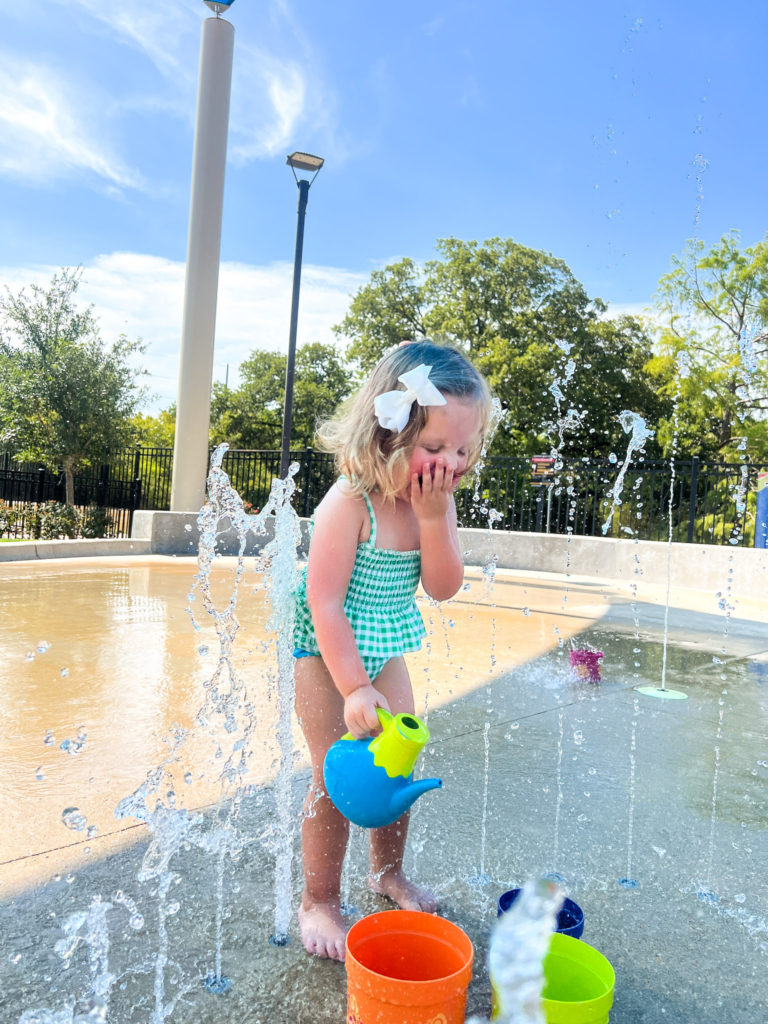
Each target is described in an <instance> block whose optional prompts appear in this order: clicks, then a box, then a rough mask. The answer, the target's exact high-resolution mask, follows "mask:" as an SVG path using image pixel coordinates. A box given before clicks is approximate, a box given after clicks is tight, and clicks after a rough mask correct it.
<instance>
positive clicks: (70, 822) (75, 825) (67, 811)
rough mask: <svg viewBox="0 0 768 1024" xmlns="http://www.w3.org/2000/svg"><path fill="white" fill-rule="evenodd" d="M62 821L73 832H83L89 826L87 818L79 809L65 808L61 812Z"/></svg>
mask: <svg viewBox="0 0 768 1024" xmlns="http://www.w3.org/2000/svg"><path fill="white" fill-rule="evenodd" d="M61 820H62V822H63V823H64V824H65V825H66V826H67V828H71V829H72V831H73V832H82V831H83V829H84V828H85V826H86V825H87V824H88V821H87V819H86V818H85V816H84V815H82V814H81V813H80V808H79V807H65V808H64V810H63V811H62V812H61Z"/></svg>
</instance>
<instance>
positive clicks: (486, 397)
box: [317, 341, 491, 499]
mask: <svg viewBox="0 0 768 1024" xmlns="http://www.w3.org/2000/svg"><path fill="white" fill-rule="evenodd" d="M422 363H426V364H427V366H431V367H432V369H431V370H430V373H429V379H430V381H431V382H432V383H433V384H434V385H435V387H436V388H437V389H438V390H439V391H440V393H441V394H443V395H446V396H448V395H450V396H453V397H455V398H458V399H460V400H462V401H466V402H476V403H477V406H478V409H479V411H480V435H479V437H478V440H477V443H476V445H475V446H474V448H473V449H472V451H470V452H469V458H468V463H467V468H468V469H469V468H471V466H472V465H474V463H475V462H476V461H477V459H478V457H479V456H480V451H481V449H482V444H483V440H484V437H485V434H486V431H487V429H488V424H489V421H490V418H491V393H490V390H489V388H488V385H487V384H486V382H485V380H484V378H483V377H482V376H481V374H480V373H479V372H478V371H477V370H476V369H475V367H474V366H473V365H472V363H470V361H469V360H468V359H467V358H466V356H464V355H463V354H462V353H461V352H459V351H458V350H457V349H454V348H450V347H448V346H447V345H435V344H434V343H433V342H430V341H416V342H412V343H410V344H403V345H400V346H399V347H398V348H396V349H393V350H392V351H390V352H388V353H387V354H386V355H385V356H384V357H383V358H382V359H381V360H380V361H379V362H378V363H377V364H376V366H375V367H374V369H373V371H372V372H371V375H370V377H369V378H368V380H367V381H366V383H365V384H364V385H363V387H362V388H361V390H360V391H358V393H357V394H356V395H354V396H353V397H352V398H351V399H350V400H349V401H348V402H346V403H344V405H342V406H341V408H340V409H339V410H338V411H337V413H336V414H335V415H334V416H333V417H332V418H331V419H329V420H327V421H326V422H325V423H323V424H321V425H320V427H319V428H318V431H317V441H318V444H319V446H320V447H321V448H323V449H324V450H325V451H328V452H333V454H334V456H335V462H336V469H337V472H338V473H339V474H341V475H343V476H345V477H346V478H347V480H348V481H349V484H350V486H351V487H352V489H353V490H354V491H355V492H356V493H358V494H362V493H369V492H371V491H378V493H379V494H381V495H383V497H385V498H392V499H394V496H395V494H396V493H397V491H398V490H399V487H398V480H402V477H403V475H404V472H405V469H406V467H407V465H408V459H409V458H410V452H411V450H412V449H413V446H414V445H415V443H416V439H417V438H418V436H419V434H420V433H421V431H422V430H423V429H424V426H425V424H426V422H427V414H428V412H429V407H424V406H421V405H419V404H418V402H414V403H413V406H412V407H411V414H410V417H409V419H408V422H407V424H406V425H405V427H404V428H403V429H402V430H401V431H399V432H398V431H394V430H387V429H386V428H384V427H382V426H381V425H380V424H379V421H378V419H377V418H376V414H375V412H374V408H373V400H374V398H375V397H376V396H377V395H381V394H384V392H385V391H395V390H398V389H402V387H403V385H402V384H400V383H399V382H398V377H400V376H401V375H402V374H403V373H406V372H407V371H408V370H413V369H414V368H415V367H417V366H420V365H421V364H422ZM400 486H402V484H400Z"/></svg>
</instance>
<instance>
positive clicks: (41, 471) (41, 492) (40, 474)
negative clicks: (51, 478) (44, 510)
mask: <svg viewBox="0 0 768 1024" xmlns="http://www.w3.org/2000/svg"><path fill="white" fill-rule="evenodd" d="M46 474H47V470H46V468H45V466H39V467H38V470H37V497H36V498H35V501H36V502H37V504H38V505H42V504H43V502H44V501H45V478H46Z"/></svg>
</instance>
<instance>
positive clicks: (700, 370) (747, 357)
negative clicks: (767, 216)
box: [648, 231, 768, 460]
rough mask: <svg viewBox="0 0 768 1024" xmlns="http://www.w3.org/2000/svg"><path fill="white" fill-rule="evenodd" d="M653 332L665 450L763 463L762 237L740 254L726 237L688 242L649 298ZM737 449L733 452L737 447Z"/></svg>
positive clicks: (767, 262) (765, 332) (766, 340)
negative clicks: (664, 403) (664, 406)
mask: <svg viewBox="0 0 768 1024" xmlns="http://www.w3.org/2000/svg"><path fill="white" fill-rule="evenodd" d="M656 305H657V307H658V309H659V314H660V320H661V326H660V328H659V330H658V350H657V354H656V356H655V357H654V358H653V359H651V360H650V362H649V363H648V370H649V372H650V373H651V374H652V376H653V377H654V379H655V381H656V383H657V387H658V390H659V392H660V394H661V395H663V396H665V397H666V398H667V399H668V400H669V402H670V404H671V405H674V409H675V411H674V414H673V413H670V414H669V415H668V416H667V417H666V418H665V419H663V420H662V422H661V423H660V425H659V434H660V437H661V441H662V443H663V444H664V448H665V451H666V452H667V453H669V452H670V451H671V450H672V448H673V446H674V443H675V439H676V441H677V450H678V451H682V452H685V453H686V454H691V455H700V456H703V457H707V458H729V457H730V458H732V457H734V455H735V453H736V452H737V451H738V450H742V451H743V450H744V448H743V446H744V445H745V444H746V450H747V451H748V452H749V454H750V456H751V457H752V458H755V459H757V460H764V459H766V458H768V419H767V416H766V414H768V239H766V240H763V241H761V242H758V244H757V245H755V246H752V247H747V248H744V249H742V248H741V247H740V237H739V233H738V232H736V231H731V232H729V233H728V234H726V235H723V237H722V238H721V239H720V240H719V241H718V242H717V243H715V245H713V246H712V248H711V249H709V250H708V251H707V250H705V246H704V243H703V242H702V241H701V240H700V239H696V240H693V241H690V242H689V243H688V245H687V248H686V250H685V252H684V253H683V255H682V256H676V257H674V258H673V260H672V269H671V270H670V272H669V273H668V274H665V275H664V276H663V277H662V278H661V280H660V281H659V287H658V291H657V294H656ZM740 445H741V446H742V447H741V449H739V446H740Z"/></svg>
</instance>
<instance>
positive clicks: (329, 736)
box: [295, 657, 349, 960]
mask: <svg viewBox="0 0 768 1024" xmlns="http://www.w3.org/2000/svg"><path fill="white" fill-rule="evenodd" d="M295 676H296V714H297V716H298V719H299V723H300V725H301V728H302V730H303V732H304V736H305V738H306V740H307V746H308V747H309V755H310V758H311V760H312V785H311V786H310V789H309V793H308V794H307V800H306V803H305V805H304V816H303V820H302V825H301V845H302V853H303V859H304V893H303V895H302V899H301V906H300V908H299V931H300V933H301V941H302V943H303V945H304V948H305V949H306V950H307V951H308V952H309V953H315V954H316V955H317V956H322V957H330V958H331V959H333V960H343V959H344V953H345V939H346V932H347V927H346V925H345V923H344V919H343V918H342V916H341V893H340V890H341V869H342V865H343V863H344V853H345V851H346V848H347V837H348V834H349V822H348V821H347V819H346V818H345V817H344V816H343V815H342V814H340V813H339V811H337V810H336V808H335V807H334V805H333V804H332V803H331V800H330V798H329V796H328V794H327V792H326V789H325V784H324V783H323V761H324V759H325V755H326V752H327V750H328V748H329V747H330V746H331V744H332V743H335V741H336V740H337V739H339V737H340V736H343V734H344V733H345V732H346V728H345V725H344V702H343V701H342V699H341V695H340V694H339V691H338V690H337V689H336V687H335V686H334V685H333V680H332V679H331V677H330V674H329V673H328V670H327V669H326V667H325V663H324V662H323V660H322V658H316V657H310V658H298V659H297V660H296V664H295Z"/></svg>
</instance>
